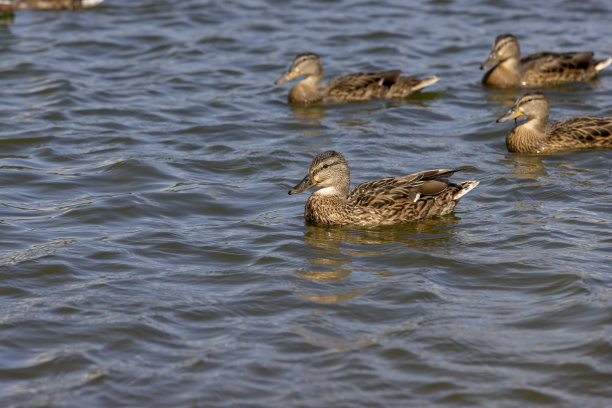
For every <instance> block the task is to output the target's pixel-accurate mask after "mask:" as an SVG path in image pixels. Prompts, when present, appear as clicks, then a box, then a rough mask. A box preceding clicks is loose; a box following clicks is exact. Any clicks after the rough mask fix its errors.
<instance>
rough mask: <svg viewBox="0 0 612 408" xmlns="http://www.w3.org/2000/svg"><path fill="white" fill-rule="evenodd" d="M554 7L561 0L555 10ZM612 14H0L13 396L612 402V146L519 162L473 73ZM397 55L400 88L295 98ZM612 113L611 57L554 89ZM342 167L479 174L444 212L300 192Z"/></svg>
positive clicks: (435, 6) (2, 206)
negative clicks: (306, 100) (306, 213)
mask: <svg viewBox="0 0 612 408" xmlns="http://www.w3.org/2000/svg"><path fill="white" fill-rule="evenodd" d="M542 7H545V8H542ZM611 12H612V8H611V6H610V4H609V2H606V1H603V0H600V1H597V0H589V1H582V2H579V3H576V2H573V1H553V2H550V3H549V4H547V5H546V6H536V5H533V4H529V5H528V4H525V3H520V4H519V3H516V2H505V3H504V2H502V3H500V2H496V1H485V2H480V3H473V2H470V1H466V0H457V1H430V2H426V3H423V2H415V4H413V5H411V6H406V5H405V3H404V2H394V1H392V0H385V1H384V2H371V1H359V2H349V1H318V2H310V3H303V2H302V3H297V2H290V3H286V2H267V3H264V2H256V1H247V0H243V1H236V2H201V1H196V0H184V1H181V2H172V1H152V0H134V1H130V2H122V1H113V0H107V1H105V2H104V3H103V5H102V6H100V7H97V8H95V9H92V10H88V11H85V12H76V13H71V12H57V13H56V12H27V11H25V12H20V13H18V14H17V15H16V17H15V20H14V22H13V23H12V24H9V25H5V26H0V122H1V123H2V126H1V127H0V183H1V185H2V186H3V190H2V191H3V194H2V198H1V199H0V230H1V231H2V247H1V249H0V265H1V266H0V281H1V282H2V284H1V285H0V299H1V300H0V302H1V304H2V313H1V314H0V316H1V320H0V333H1V335H0V362H1V364H0V395H1V396H0V405H2V406H7V407H32V406H45V407H49V406H75V407H76V406H89V407H93V406H147V407H153V406H160V407H161V406H206V407H223V406H231V407H233V406H266V407H270V406H279V407H281V406H282V407H285V406H304V407H306V406H309V407H310V406H330V407H331V406H333V407H345V406H346V407H353V406H367V407H391V406H397V407H406V406H415V407H417V406H503V407H506V406H507V407H513V406H567V407H570V406H584V407H603V406H608V405H610V404H611V401H612V388H611V387H610V384H612V345H611V342H610V339H611V338H612V329H611V328H610V327H612V326H611V324H612V274H611V272H612V268H611V267H610V262H611V251H610V248H611V246H612V230H611V228H610V225H611V217H610V214H612V203H611V200H610V193H609V181H610V175H611V170H610V162H611V160H612V152H611V151H609V150H592V151H581V152H572V153H564V154H557V155H551V156H547V157H533V156H525V155H517V154H510V153H508V152H507V151H506V149H505V143H504V137H505V135H506V133H507V132H508V131H509V130H510V128H511V127H512V124H510V123H506V124H498V123H495V119H496V118H497V116H498V115H500V114H501V113H503V112H504V111H505V110H506V109H507V108H508V107H509V106H510V105H511V104H512V102H513V101H514V99H515V97H516V96H517V95H516V91H515V90H506V91H504V90H496V89H489V88H484V87H482V86H481V84H480V82H479V81H480V78H481V76H482V74H483V72H482V71H479V70H478V67H479V65H480V64H481V63H482V62H483V61H484V59H485V58H486V57H487V55H488V53H489V50H490V47H491V44H492V42H493V39H494V38H495V37H496V36H497V35H499V34H502V33H506V32H511V33H514V34H516V35H517V36H518V37H519V41H520V43H521V47H522V50H523V52H524V53H531V52H535V51H538V50H551V51H562V50H566V51H569V50H583V49H584V50H586V49H591V50H593V51H594V52H595V53H596V55H597V56H601V57H604V56H609V55H611V53H612V39H611V38H610V36H609V35H608V34H609V20H610V13H611ZM302 51H313V52H317V53H318V54H320V55H321V58H322V61H323V64H324V67H325V69H326V77H327V78H330V77H333V76H335V75H340V74H343V73H348V72H354V71H372V70H378V69H387V68H388V69H393V68H401V69H403V70H404V71H405V72H406V73H408V74H414V75H419V76H427V75H434V74H435V75H438V76H440V77H441V80H440V82H438V83H437V84H435V85H433V86H431V87H430V88H428V89H427V91H426V92H424V93H422V94H420V95H418V96H415V97H412V98H409V99H407V100H406V101H402V102H398V101H372V102H368V103H362V104H350V105H340V106H323V107H321V106H319V107H292V106H288V105H287V103H286V96H287V93H288V91H289V88H290V86H291V84H286V85H284V86H274V85H273V82H274V80H276V78H278V77H279V76H280V75H281V74H282V73H283V72H284V71H285V70H286V69H287V68H288V66H289V64H290V62H291V60H292V59H293V57H294V56H295V54H296V53H298V52H302ZM546 93H547V95H548V96H549V98H550V100H551V118H552V119H562V118H566V117H569V116H574V115H580V114H590V115H596V116H612V70H608V71H607V72H605V73H604V74H603V75H601V76H600V78H599V80H598V81H595V82H592V83H588V84H575V85H568V86H563V87H557V88H553V89H548V90H546ZM328 149H335V150H339V151H342V152H343V153H344V155H345V156H346V158H347V160H348V162H349V165H350V166H351V171H352V173H351V175H352V180H353V184H355V183H358V182H362V181H366V180H370V179H374V178H378V177H383V176H388V175H394V176H398V175H403V174H407V173H410V172H414V171H419V170H425V169H429V168H445V167H455V166H463V165H472V166H475V167H476V170H474V171H472V172H469V173H468V172H465V173H463V174H462V173H458V174H457V175H455V176H454V179H455V180H456V181H462V180H465V179H477V180H480V181H481V184H480V185H479V186H478V187H477V188H476V189H475V190H473V191H472V192H471V193H469V194H468V195H467V196H465V197H464V198H463V199H462V201H461V203H460V204H459V205H458V206H457V209H456V211H455V212H454V213H453V214H450V215H448V216H445V217H441V218H437V219H432V220H427V221H422V222H417V223H410V224H406V225H399V226H392V227H384V228H383V227H381V228H372V229H363V228H346V227H342V228H321V227H312V226H308V225H305V223H304V220H303V218H302V213H303V206H304V203H305V201H306V198H307V194H301V195H296V196H288V195H287V191H288V189H289V188H290V187H292V186H293V185H295V184H296V183H297V182H298V181H299V180H300V179H301V178H302V176H303V174H304V173H305V172H306V170H307V166H308V164H309V163H310V160H311V159H312V157H313V156H314V155H315V154H316V153H318V152H321V151H324V150H328Z"/></svg>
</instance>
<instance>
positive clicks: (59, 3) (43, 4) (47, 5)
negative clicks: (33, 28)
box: [0, 0, 104, 11]
mask: <svg viewBox="0 0 612 408" xmlns="http://www.w3.org/2000/svg"><path fill="white" fill-rule="evenodd" d="M102 1H104V0H0V11H14V10H23V9H38V10H59V9H68V10H78V9H81V8H86V7H93V6H96V5H98V4H100V3H102Z"/></svg>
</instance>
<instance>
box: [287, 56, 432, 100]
mask: <svg viewBox="0 0 612 408" xmlns="http://www.w3.org/2000/svg"><path fill="white" fill-rule="evenodd" d="M300 75H304V76H305V77H306V78H305V79H303V80H302V81H300V82H299V83H297V84H296V85H294V86H293V87H292V88H291V91H289V98H288V99H289V102H291V103H303V104H306V103H316V102H333V103H343V102H358V101H367V100H370V99H379V98H404V97H407V96H409V95H412V94H413V93H415V92H417V91H419V90H421V89H423V88H424V87H426V86H428V85H431V84H433V83H435V82H437V81H438V79H439V78H438V77H436V76H431V77H428V78H423V79H420V78H416V77H412V76H401V71H400V70H393V71H382V72H376V73H365V72H357V73H354V74H349V75H343V76H340V77H337V78H334V79H332V80H331V81H329V82H328V83H327V84H326V85H322V81H323V66H322V64H321V61H320V59H319V57H318V56H317V55H316V54H314V53H311V52H307V53H303V54H299V55H298V56H296V57H295V59H294V60H293V63H292V64H291V67H290V68H289V71H287V72H286V73H285V74H284V75H283V76H281V77H280V78H279V79H278V80H277V81H276V84H282V83H285V82H287V81H290V80H292V79H293V78H295V77H297V76H300Z"/></svg>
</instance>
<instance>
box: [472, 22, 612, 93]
mask: <svg viewBox="0 0 612 408" xmlns="http://www.w3.org/2000/svg"><path fill="white" fill-rule="evenodd" d="M520 55H521V49H520V47H519V44H518V40H517V39H516V37H515V36H513V35H511V34H504V35H500V36H498V37H497V38H496V39H495V42H494V43H493V48H492V49H491V54H489V57H488V58H487V60H486V61H485V62H484V63H483V64H482V65H481V66H480V69H484V68H488V67H490V66H491V65H493V64H496V63H497V65H495V66H494V67H493V68H491V69H490V70H489V71H488V72H487V73H486V74H485V76H484V77H483V78H482V83H483V84H486V85H493V86H498V87H514V86H516V87H519V86H520V87H536V86H544V85H558V84H564V83H568V82H580V81H588V80H590V79H592V78H594V77H595V76H597V74H598V73H599V71H601V70H602V69H604V68H606V67H607V66H608V65H610V63H612V58H606V59H603V60H594V59H593V53H592V52H590V51H585V52H565V53H553V52H538V53H536V54H531V55H528V56H526V57H523V58H520ZM519 58H520V59H519Z"/></svg>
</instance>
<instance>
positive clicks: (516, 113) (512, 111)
mask: <svg viewBox="0 0 612 408" xmlns="http://www.w3.org/2000/svg"><path fill="white" fill-rule="evenodd" d="M519 116H523V113H522V112H521V111H520V110H518V109H516V108H512V109H510V110H509V111H508V112H506V113H505V114H504V115H502V116H500V117H499V118H497V122H498V123H501V122H508V121H509V120H512V119H516V118H518V117H519Z"/></svg>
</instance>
